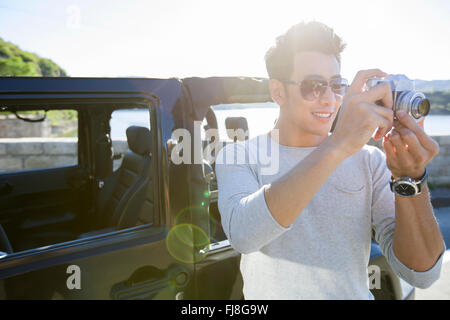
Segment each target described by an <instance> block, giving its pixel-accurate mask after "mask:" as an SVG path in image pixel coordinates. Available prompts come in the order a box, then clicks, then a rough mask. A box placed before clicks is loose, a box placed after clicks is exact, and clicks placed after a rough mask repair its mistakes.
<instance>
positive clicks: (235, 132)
mask: <svg viewBox="0 0 450 320" xmlns="http://www.w3.org/2000/svg"><path fill="white" fill-rule="evenodd" d="M225 127H226V129H227V135H228V138H230V139H233V140H234V141H236V140H239V141H244V140H246V139H248V137H249V133H248V123H247V119H246V118H244V117H227V118H226V119H225ZM239 129H240V130H239ZM229 130H231V132H230V131H229Z"/></svg>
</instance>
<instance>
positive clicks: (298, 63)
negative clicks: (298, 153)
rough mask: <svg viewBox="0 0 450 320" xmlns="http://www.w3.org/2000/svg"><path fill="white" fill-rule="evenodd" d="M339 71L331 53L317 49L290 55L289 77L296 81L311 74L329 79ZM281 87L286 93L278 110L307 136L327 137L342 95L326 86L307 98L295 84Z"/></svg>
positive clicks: (337, 74)
mask: <svg viewBox="0 0 450 320" xmlns="http://www.w3.org/2000/svg"><path fill="white" fill-rule="evenodd" d="M339 74H340V67H339V63H338V62H337V60H336V58H335V57H334V56H332V55H326V54H323V53H320V52H301V53H298V54H297V55H296V56H295V58H294V70H293V72H292V75H291V78H290V80H293V81H295V82H299V83H300V82H301V81H302V80H304V79H305V78H309V77H311V76H319V77H322V78H324V79H326V80H329V79H331V78H332V77H336V76H339ZM285 87H286V89H287V91H288V95H287V101H286V104H285V105H284V106H282V112H283V113H286V116H287V117H286V118H287V119H290V121H292V122H293V125H294V126H295V127H296V128H298V129H300V130H301V131H302V132H304V133H305V134H307V135H314V136H327V135H328V132H329V131H330V129H331V126H332V124H333V121H334V119H335V118H336V113H337V111H338V109H339V107H340V105H341V103H342V97H340V96H339V95H336V94H334V93H333V91H331V88H330V87H327V89H326V91H325V93H324V94H323V95H322V96H320V97H318V98H316V99H313V100H312V101H310V100H306V99H304V97H303V96H302V94H301V93H300V88H299V86H297V85H292V84H287V85H285ZM324 116H329V117H324Z"/></svg>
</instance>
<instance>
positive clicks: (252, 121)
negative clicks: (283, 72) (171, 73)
mask: <svg viewBox="0 0 450 320" xmlns="http://www.w3.org/2000/svg"><path fill="white" fill-rule="evenodd" d="M240 106H242V105H236V107H240ZM252 106H255V107H251V108H242V107H241V108H240V109H237V108H234V109H225V108H224V106H223V105H220V106H217V107H214V112H215V114H216V117H217V121H218V124H219V135H220V137H221V139H226V138H227V135H226V129H225V119H226V118H227V117H245V118H247V122H248V127H249V133H250V137H254V136H257V135H259V134H263V133H266V132H268V131H269V130H270V129H271V128H272V127H273V124H274V122H275V119H276V118H277V117H278V112H279V107H278V106H276V105H273V104H270V103H263V104H252ZM258 106H262V108H258ZM229 107H231V105H229ZM233 107H234V105H233ZM131 125H137V126H143V127H149V126H150V120H149V112H148V111H146V110H143V109H130V110H118V111H115V112H114V113H113V115H112V118H111V138H112V139H124V138H126V134H125V131H126V128H128V127H129V126H131ZM424 125H425V132H426V133H427V134H428V135H450V116H448V115H430V116H427V117H426V118H425V123H424Z"/></svg>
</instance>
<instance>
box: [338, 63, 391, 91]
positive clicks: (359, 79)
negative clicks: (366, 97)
mask: <svg viewBox="0 0 450 320" xmlns="http://www.w3.org/2000/svg"><path fill="white" fill-rule="evenodd" d="M387 75H388V74H387V73H385V72H383V71H381V70H380V69H369V70H361V71H359V72H358V73H357V74H356V76H355V79H354V80H353V82H352V84H351V85H350V87H349V88H348V90H347V93H348V94H354V93H361V92H362V91H363V89H364V85H365V83H366V82H367V80H369V78H373V77H379V78H383V77H387Z"/></svg>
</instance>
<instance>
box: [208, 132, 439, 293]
mask: <svg viewBox="0 0 450 320" xmlns="http://www.w3.org/2000/svg"><path fill="white" fill-rule="evenodd" d="M315 148H316V147H310V148H301V147H289V146H283V145H279V144H278V143H276V142H275V141H274V140H273V139H272V138H270V136H268V135H267V134H264V135H260V136H258V137H254V138H252V139H250V140H247V141H244V142H238V143H234V144H229V145H227V146H226V147H224V148H223V149H222V150H221V151H220V152H219V153H218V155H217V158H216V169H215V170H216V175H217V181H218V188H219V200H218V205H219V211H220V214H221V218H222V225H223V229H224V231H225V233H226V235H227V237H228V239H229V241H230V243H231V245H232V247H233V248H235V249H236V250H237V251H239V252H241V253H242V257H241V266H240V268H241V273H242V276H243V279H244V296H245V298H246V299H373V296H372V294H371V293H370V291H369V287H368V280H367V279H368V270H367V267H368V263H369V255H370V244H371V232H372V230H374V231H375V240H376V241H377V242H378V244H379V245H380V247H381V250H382V251H383V254H384V255H385V256H386V258H387V260H388V262H389V263H390V265H391V266H392V268H393V269H394V271H395V272H396V273H397V275H399V276H400V277H401V278H402V279H404V280H405V281H407V282H408V283H410V284H411V285H412V286H415V287H420V288H426V287H429V286H430V285H431V284H432V283H433V282H434V281H436V280H437V279H438V278H439V275H440V270H441V265H442V258H443V254H442V255H441V256H440V258H439V260H438V261H437V262H436V263H435V265H434V266H433V267H432V268H431V269H429V270H427V271H425V272H416V271H413V270H411V269H409V268H408V267H406V266H405V265H404V264H403V263H402V262H401V261H399V260H398V258H397V257H396V256H395V254H394V251H393V248H392V241H393V234H394V226H395V203H394V195H393V193H392V192H391V191H390V188H389V183H388V181H389V179H390V171H389V169H388V168H387V166H386V159H385V155H384V153H383V152H382V151H380V150H379V149H377V148H376V147H373V146H369V145H366V146H364V147H363V148H362V149H361V150H360V151H359V152H358V153H356V154H354V155H352V156H351V157H349V158H347V159H346V160H345V161H344V162H343V163H342V164H341V165H340V166H339V167H338V168H337V169H336V170H335V171H334V172H333V174H332V175H331V176H330V177H329V178H328V179H327V180H326V182H325V183H324V184H323V185H322V187H321V188H320V189H319V191H318V192H317V193H316V194H315V196H314V197H313V198H312V199H311V201H310V202H309V203H308V205H307V207H306V208H305V209H304V210H303V211H302V212H301V214H300V215H299V217H298V218H297V220H295V222H294V223H293V224H292V225H291V226H289V227H288V228H285V227H283V226H281V225H280V224H279V223H278V222H277V221H276V220H275V219H274V218H273V216H272V214H271V213H270V210H269V208H268V207H267V204H266V201H265V198H264V186H265V185H267V184H270V183H271V182H272V181H274V180H276V179H278V178H279V177H281V176H283V175H284V174H285V173H287V172H288V171H289V170H290V169H292V168H293V167H294V166H295V165H297V164H298V163H299V162H300V161H302V159H304V158H305V157H306V156H307V155H308V154H310V153H311V152H313V151H314V149H315ZM303 188H308V185H306V184H305V185H303ZM298 192H299V193H301V192H302V190H301V189H300V190H298Z"/></svg>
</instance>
